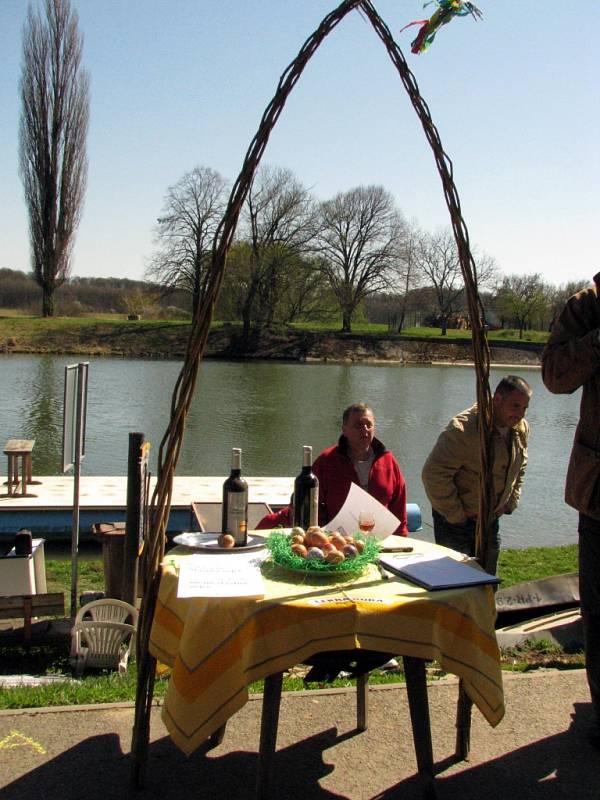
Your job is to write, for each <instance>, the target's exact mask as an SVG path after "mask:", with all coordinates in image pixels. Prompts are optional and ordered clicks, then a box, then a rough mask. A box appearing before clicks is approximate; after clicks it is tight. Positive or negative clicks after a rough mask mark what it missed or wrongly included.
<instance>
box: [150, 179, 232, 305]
mask: <svg viewBox="0 0 600 800" xmlns="http://www.w3.org/2000/svg"><path fill="white" fill-rule="evenodd" d="M226 202H227V183H226V181H225V179H224V178H222V177H221V175H220V174H219V173H218V172H217V171H216V170H214V169H211V168H210V167H195V168H194V169H193V170H191V172H187V173H186V174H185V175H184V176H183V177H182V178H181V179H180V180H179V181H178V182H177V183H176V184H174V185H173V186H169V188H168V189H167V193H166V195H165V199H164V206H163V210H162V213H161V216H160V217H159V218H158V221H157V227H156V234H155V242H156V245H157V250H156V252H155V254H154V256H153V257H152V260H151V262H150V264H149V266H148V268H147V269H146V277H147V278H149V279H152V280H156V281H157V282H158V283H159V284H161V285H162V286H165V287H167V288H169V289H176V288H177V289H183V290H184V291H186V292H189V293H190V294H191V296H192V309H193V311H194V313H195V312H196V309H197V308H198V304H199V302H200V295H201V287H202V281H203V277H204V274H205V272H206V267H207V264H208V262H209V260H210V256H211V250H212V241H213V238H214V235H215V231H216V229H217V225H218V224H219V222H220V220H221V217H222V215H223V212H224V210H225V205H226Z"/></svg>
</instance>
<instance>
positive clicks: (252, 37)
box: [0, 0, 600, 284]
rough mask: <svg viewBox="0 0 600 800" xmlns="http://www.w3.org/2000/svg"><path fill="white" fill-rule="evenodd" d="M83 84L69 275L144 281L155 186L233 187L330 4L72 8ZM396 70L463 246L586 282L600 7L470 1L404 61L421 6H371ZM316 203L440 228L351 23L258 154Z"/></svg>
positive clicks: (409, 124)
mask: <svg viewBox="0 0 600 800" xmlns="http://www.w3.org/2000/svg"><path fill="white" fill-rule="evenodd" d="M73 4H74V6H75V8H76V9H77V11H78V13H79V24H80V30H81V31H82V33H83V35H84V64H85V66H86V68H87V69H88V70H89V72H90V76H91V125H90V133H89V139H88V155H89V180H88V190H87V194H86V203H85V210H84V215H83V220H82V223H81V225H80V228H79V231H78V234H77V240H76V244H75V250H74V262H73V274H75V275H81V276H89V277H91V276H124V277H129V278H141V277H142V274H143V270H144V266H145V263H146V261H147V259H148V257H149V256H150V254H151V252H152V247H153V245H152V234H153V226H154V224H155V221H156V217H157V216H158V215H159V213H160V211H161V207H162V202H163V197H164V194H165V191H166V189H167V187H168V186H169V185H170V184H173V183H175V182H176V181H177V180H178V179H179V178H180V177H181V176H182V175H183V174H184V173H185V172H187V171H188V170H190V169H192V168H193V167H194V166H196V165H204V166H210V167H212V168H214V169H217V170H218V171H219V172H221V173H222V175H223V176H225V177H227V178H229V179H231V180H233V179H234V178H235V177H236V176H237V174H238V172H239V169H240V167H241V164H242V160H243V157H244V155H245V152H246V149H247V147H248V144H249V143H250V140H251V139H252V137H253V135H254V133H255V132H256V129H257V127H258V123H259V121H260V118H261V116H262V113H263V111H264V109H265V107H266V105H267V103H268V102H269V100H270V99H271V97H272V95H273V93H274V90H275V86H276V84H277V81H278V79H279V76H280V75H281V73H282V72H283V71H284V69H285V67H286V66H287V64H288V63H289V62H290V61H291V60H292V59H293V57H294V56H295V54H296V53H297V51H298V50H299V49H300V47H301V45H302V44H303V42H304V41H305V39H306V38H307V37H308V36H309V35H310V34H311V33H312V31H313V30H314V29H315V28H316V27H317V25H318V24H319V22H320V21H321V19H322V18H323V17H324V16H325V15H326V14H327V13H328V12H329V11H331V10H332V9H333V8H334V7H335V6H336V5H337V3H336V2H335V0H334V1H333V2H329V1H328V0H293V1H292V0H73ZM374 5H375V7H376V8H377V9H378V11H379V13H380V14H381V16H382V17H383V18H384V20H385V21H386V22H387V24H388V26H389V27H390V29H391V30H392V32H393V34H394V36H395V38H396V40H397V41H398V42H399V44H400V46H401V48H402V50H403V52H404V53H405V55H406V56H407V59H408V61H409V64H410V67H411V69H412V70H413V72H414V74H415V77H416V79H417V82H418V84H419V87H420V89H421V93H422V94H423V96H424V98H425V100H426V101H427V103H428V105H429V107H430V110H431V113H432V116H433V119H434V122H435V123H436V125H437V127H438V130H439V132H440V135H441V139H442V142H443V144H444V147H445V150H446V152H447V153H448V155H449V156H450V158H451V159H452V161H453V163H454V174H455V179H456V183H457V187H458V191H459V195H460V198H461V203H462V208H463V214H464V217H465V220H466V223H467V226H468V228H469V233H470V237H471V241H472V243H475V244H477V245H478V247H479V248H480V249H482V250H484V251H485V252H486V253H488V254H489V255H492V256H494V257H495V258H496V260H497V261H498V264H499V266H500V268H501V270H502V271H503V272H504V273H512V272H516V273H534V272H540V273H541V274H542V275H543V277H544V278H545V280H547V281H548V282H550V283H554V284H560V283H564V282H565V281H567V280H569V279H574V278H581V277H583V278H590V277H591V276H592V275H593V274H594V273H595V272H597V271H598V270H599V269H600V257H599V256H598V236H599V231H600V224H599V219H598V217H599V214H598V210H599V208H598V207H599V194H600V193H599V190H600V160H599V159H598V138H599V129H600V124H599V123H600V88H599V87H600V69H599V67H600V55H599V53H600V2H598V0H579V1H578V2H575V3H565V2H560V1H559V0H546V2H543V0H478V6H479V8H480V9H481V10H482V12H483V15H484V17H483V20H481V21H480V22H475V21H473V20H472V19H471V18H470V17H465V18H461V19H455V20H454V21H452V22H451V23H450V24H449V25H447V26H445V27H444V28H442V30H441V31H440V32H439V34H438V36H437V38H436V40H435V42H434V43H433V45H432V47H431V49H430V50H429V52H428V53H426V54H423V55H419V56H416V55H412V54H411V53H410V42H411V41H412V39H413V38H414V35H415V33H416V31H417V28H412V29H409V30H407V31H405V32H404V33H402V34H400V29H401V28H402V26H403V25H405V24H406V23H408V22H410V21H411V20H414V19H420V18H424V17H426V16H429V15H430V14H431V13H432V12H433V10H434V6H432V5H430V6H428V7H427V9H425V10H423V8H422V3H421V1H420V0H374ZM26 13H27V3H26V2H25V0H0V53H1V65H2V69H0V109H1V111H0V267H10V268H12V269H20V270H24V271H29V269H30V260H29V243H28V232H27V218H26V211H25V206H24V203H23V193H22V186H21V182H20V178H19V175H18V166H17V165H18V144H17V140H18V124H19V114H20V104H19V97H18V84H19V76H20V69H21V48H22V29H23V23H24V20H25V17H26ZM263 162H264V163H269V164H271V165H276V166H282V167H287V168H289V169H291V170H292V171H293V172H294V173H295V174H296V176H297V177H298V178H299V179H300V180H301V181H302V182H303V183H304V184H305V185H307V186H310V187H312V189H313V191H314V193H315V195H316V196H317V197H318V198H319V199H326V198H329V197H332V196H333V195H334V194H335V193H336V192H338V191H342V190H347V189H349V188H351V187H353V186H357V185H360V184H369V183H376V184H382V185H384V186H385V187H386V188H387V189H389V190H390V191H391V192H392V193H393V195H394V196H395V198H396V200H397V204H398V207H399V208H400V209H401V210H402V211H403V213H404V215H405V216H406V217H407V218H408V219H415V220H416V221H417V222H418V223H419V224H420V225H421V226H423V227H425V228H427V229H430V230H433V229H435V228H437V227H439V226H445V225H447V224H448V222H449V219H448V212H447V210H446V206H445V203H444V199H443V194H442V190H441V184H440V181H439V177H438V175H437V172H436V170H435V166H434V161H433V158H432V155H431V152H430V150H429V147H428V145H427V143H426V140H425V137H424V135H423V133H422V131H421V129H420V127H419V124H418V121H417V118H416V116H415V114H414V111H413V110H412V107H411V105H410V103H409V100H408V97H407V96H406V93H405V91H404V89H403V87H402V85H401V83H400V80H399V78H398V76H397V74H396V72H395V70H394V68H393V67H392V65H391V63H390V62H389V58H388V56H387V54H386V52H385V51H384V49H383V47H382V45H381V43H380V42H379V39H378V38H377V37H376V35H375V33H374V32H373V31H372V29H371V27H370V25H369V24H368V23H367V22H366V21H365V20H364V19H363V18H362V17H361V16H360V15H359V14H358V13H357V12H353V13H352V14H351V15H350V16H349V17H347V18H346V20H345V21H344V22H342V24H341V25H340V26H339V27H338V29H337V30H336V31H335V32H334V33H333V34H332V35H331V36H330V37H328V39H327V40H326V41H325V43H324V44H323V45H322V46H321V48H320V49H319V51H318V52H317V54H316V55H315V57H314V58H313V59H312V61H311V62H310V63H309V65H308V67H307V69H306V70H305V73H304V75H303V77H302V78H301V80H300V82H299V84H298V85H297V87H296V89H295V90H294V92H293V94H292V96H291V98H290V100H289V101H288V105H287V106H286V109H285V110H284V113H283V115H282V117H281V118H280V121H279V123H278V126H277V127H276V129H275V131H274V133H273V135H272V137H271V141H270V143H269V145H268V147H267V150H266V153H265V156H264V158H263Z"/></svg>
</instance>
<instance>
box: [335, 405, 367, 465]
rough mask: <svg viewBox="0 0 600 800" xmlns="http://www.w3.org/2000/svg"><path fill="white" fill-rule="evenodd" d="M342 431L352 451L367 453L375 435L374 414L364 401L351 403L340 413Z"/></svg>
mask: <svg viewBox="0 0 600 800" xmlns="http://www.w3.org/2000/svg"><path fill="white" fill-rule="evenodd" d="M342 433H343V434H344V436H345V437H346V439H347V440H348V444H349V445H350V449H351V450H352V451H353V452H356V453H359V452H364V453H368V451H369V450H370V449H371V442H372V441H373V436H374V435H375V415H374V414H373V409H372V408H371V407H370V406H368V405H367V404H366V403H353V404H352V405H351V406H348V408H347V409H346V410H345V411H344V413H343V415H342Z"/></svg>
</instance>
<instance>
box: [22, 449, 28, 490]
mask: <svg viewBox="0 0 600 800" xmlns="http://www.w3.org/2000/svg"><path fill="white" fill-rule="evenodd" d="M21 478H22V484H21V494H22V495H26V494H27V456H21Z"/></svg>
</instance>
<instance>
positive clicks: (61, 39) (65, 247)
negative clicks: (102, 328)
mask: <svg viewBox="0 0 600 800" xmlns="http://www.w3.org/2000/svg"><path fill="white" fill-rule="evenodd" d="M44 10H45V19H42V17H41V15H39V14H35V13H34V12H33V10H32V8H31V6H30V7H29V12H28V16H27V21H26V23H25V27H24V31H23V67H22V73H21V104H22V108H21V123H20V131H19V162H20V170H21V176H22V179H23V186H24V190H25V202H26V204H27V208H28V212H29V232H30V242H31V254H32V263H33V271H34V275H35V279H36V281H37V283H38V284H39V286H40V287H41V289H42V313H43V315H44V316H45V317H51V316H52V315H53V314H54V291H55V290H56V288H57V287H58V286H60V285H61V284H62V283H63V282H64V281H65V279H66V278H67V277H68V274H69V269H70V266H71V263H70V262H71V253H72V250H73V245H74V239H75V231H76V229H77V226H78V225H79V222H80V219H81V213H82V210H83V199H84V194H85V187H86V179H87V154H86V141H87V132H88V123H89V76H88V73H87V72H86V71H85V70H84V69H83V68H82V67H81V54H82V49H83V37H82V36H81V35H80V34H79V31H78V16H77V12H76V11H74V10H72V9H71V4H70V1H69V0H45V3H44Z"/></svg>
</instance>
